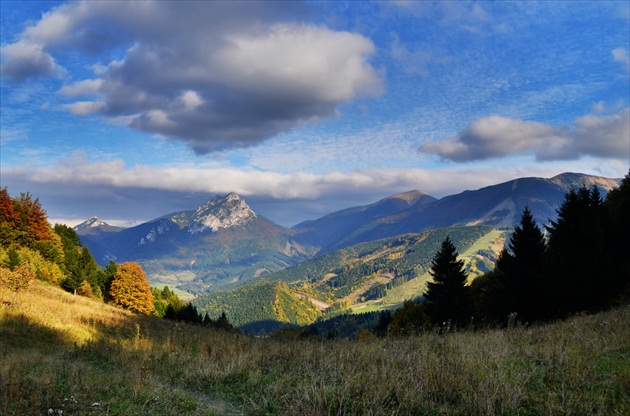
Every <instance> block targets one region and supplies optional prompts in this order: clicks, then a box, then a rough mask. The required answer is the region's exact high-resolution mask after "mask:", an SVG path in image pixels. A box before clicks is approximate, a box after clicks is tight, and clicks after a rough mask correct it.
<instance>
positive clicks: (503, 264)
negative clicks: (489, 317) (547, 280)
mask: <svg viewBox="0 0 630 416" xmlns="http://www.w3.org/2000/svg"><path fill="white" fill-rule="evenodd" d="M544 256H545V237H544V235H543V232H542V231H541V229H540V228H539V227H538V226H537V225H536V222H535V221H534V217H533V216H532V213H531V211H530V210H529V207H527V206H526V207H525V209H524V210H523V215H522V216H521V223H520V225H517V226H516V227H514V232H513V233H512V236H511V237H510V241H509V243H508V247H507V249H503V251H502V252H501V254H500V255H499V259H498V261H497V264H496V274H497V277H498V278H499V279H500V280H501V283H502V285H501V286H502V289H503V293H502V296H500V298H499V299H497V301H498V302H499V303H500V304H501V308H500V310H502V312H503V313H504V314H505V315H504V316H507V314H511V313H516V314H517V316H518V318H519V320H522V321H525V322H532V321H535V320H537V319H538V318H539V317H540V309H541V304H540V297H541V296H542V293H543V288H542V282H543V280H542V266H543V261H544Z"/></svg>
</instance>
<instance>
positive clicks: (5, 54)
mask: <svg viewBox="0 0 630 416" xmlns="http://www.w3.org/2000/svg"><path fill="white" fill-rule="evenodd" d="M0 56H1V57H2V64H1V65H0V71H1V72H2V76H4V77H7V78H9V79H11V80H13V81H17V82H20V81H23V80H25V79H27V78H35V77H58V76H61V75H63V74H64V69H63V68H62V67H60V66H59V65H57V62H56V61H55V59H54V58H53V57H52V56H51V55H50V54H49V53H47V52H46V51H44V48H43V47H42V45H39V44H36V43H31V42H28V41H19V42H16V43H12V44H8V45H6V46H3V47H2V48H1V49H0Z"/></svg>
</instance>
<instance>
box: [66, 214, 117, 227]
mask: <svg viewBox="0 0 630 416" xmlns="http://www.w3.org/2000/svg"><path fill="white" fill-rule="evenodd" d="M107 226H108V224H107V223H106V222H104V221H102V220H101V219H99V218H98V217H97V216H96V215H93V216H91V217H90V218H88V219H87V220H85V221H83V222H82V223H81V224H79V225H76V226H74V227H72V228H73V229H74V230H75V231H82V230H86V229H88V228H97V227H107Z"/></svg>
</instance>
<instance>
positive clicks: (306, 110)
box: [0, 1, 630, 226]
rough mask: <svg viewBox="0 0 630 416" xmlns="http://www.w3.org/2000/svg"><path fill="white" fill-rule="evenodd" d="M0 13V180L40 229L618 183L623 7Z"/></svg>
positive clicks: (288, 215)
mask: <svg viewBox="0 0 630 416" xmlns="http://www.w3.org/2000/svg"><path fill="white" fill-rule="evenodd" d="M0 7H1V12H2V13H1V19H2V21H1V25H2V26H1V28H2V43H1V50H0V59H1V64H0V65H1V69H2V79H1V81H0V82H1V85H0V88H1V91H0V92H1V105H0V108H1V126H0V127H1V129H0V140H1V146H2V147H1V155H0V157H1V159H0V161H1V168H0V169H1V171H0V173H1V177H0V182H1V183H0V185H1V186H7V187H8V189H9V193H11V194H12V195H15V194H18V193H20V192H27V191H28V192H31V193H32V194H33V195H35V196H37V197H39V198H40V200H41V201H42V204H43V205H44V208H46V209H47V211H48V215H49V218H50V219H51V221H53V222H64V223H67V224H71V225H73V224H76V223H78V222H81V221H83V220H84V219H86V218H87V217H89V216H91V215H98V216H99V217H100V218H102V219H103V220H105V221H107V222H110V223H112V224H118V225H131V224H135V223H139V222H143V221H146V220H149V219H152V218H155V217H157V216H160V215H162V214H166V213H170V212H173V211H177V210H181V209H192V208H194V207H196V206H197V205H199V204H201V203H203V202H204V201H205V200H207V199H208V198H210V197H211V196H213V195H216V194H225V193H228V192H237V193H239V194H240V195H242V196H243V197H244V198H245V199H246V200H247V201H248V202H249V203H250V205H251V206H252V208H254V210H256V211H257V212H259V213H261V214H262V215H264V216H266V217H268V218H270V219H272V220H274V221H276V222H278V223H280V224H282V225H286V226H291V225H294V224H296V223H298V222H300V221H303V220H306V219H312V218H317V217H320V216H322V215H324V214H327V213H329V212H332V211H335V210H338V209H342V208H346V207H349V206H356V205H364V204H368V203H372V202H375V201H376V200H378V199H380V198H383V197H386V196H389V195H393V194H395V193H398V192H403V191H408V190H412V189H419V190H422V191H425V192H427V193H429V194H431V195H433V196H435V197H442V196H445V195H450V194H453V193H458V192H461V191H464V190H467V189H478V188H480V187H483V186H487V185H491V184H495V183H499V182H503V181H507V180H511V179H515V178H518V177H523V176H540V177H552V176H554V175H556V174H559V173H562V172H566V171H571V172H582V173H588V174H595V175H601V176H607V177H622V176H624V175H625V174H626V173H627V172H628V168H629V159H630V155H629V152H630V150H629V148H630V139H629V135H630V133H629V130H630V128H629V124H630V121H629V101H630V86H629V79H630V58H629V50H630V40H629V39H630V12H629V6H628V3H627V2H626V1H610V2H606V1H598V2H595V1H593V2H589V1H581V2H571V1H557V2H554V1H545V2H529V1H528V2H463V1H453V2H428V1H418V2H406V1H390V2H313V1H310V2H303V3H302V2H218V1H213V2H199V1H195V2H185V1H184V2H182V1H180V2H169V1H156V2H152V1H142V2H125V1H100V2H81V1H73V2H37V1H29V2H13V1H3V2H1V3H0Z"/></svg>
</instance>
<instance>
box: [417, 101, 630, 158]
mask: <svg viewBox="0 0 630 416" xmlns="http://www.w3.org/2000/svg"><path fill="white" fill-rule="evenodd" d="M629 114H630V113H629V110H628V109H625V110H623V111H621V112H619V113H616V114H612V115H608V116H603V117H596V116H584V117H581V118H579V119H577V120H575V121H574V122H573V123H572V124H571V125H570V126H563V127H556V126H550V125H548V124H544V123H539V122H535V121H524V120H518V119H511V118H506V117H501V116H496V115H495V116H489V117H486V118H482V119H479V120H477V121H475V122H473V123H472V124H471V125H470V126H468V127H466V128H464V129H463V130H461V131H460V132H459V133H458V134H457V135H456V136H454V137H449V138H446V139H443V140H441V141H437V142H430V143H425V144H423V145H421V146H420V151H422V152H424V153H429V154H435V155H438V156H440V157H441V158H442V159H445V160H452V161H455V162H467V161H473V160H484V159H490V158H499V157H504V156H509V155H512V154H518V153H526V152H533V153H535V154H536V158H537V159H538V160H563V159H578V158H580V157H582V156H585V155H590V156H595V157H602V158H612V159H626V160H627V159H628V156H629V154H628V152H629V149H628V137H630V126H629V124H630V121H629V120H630V117H629Z"/></svg>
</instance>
